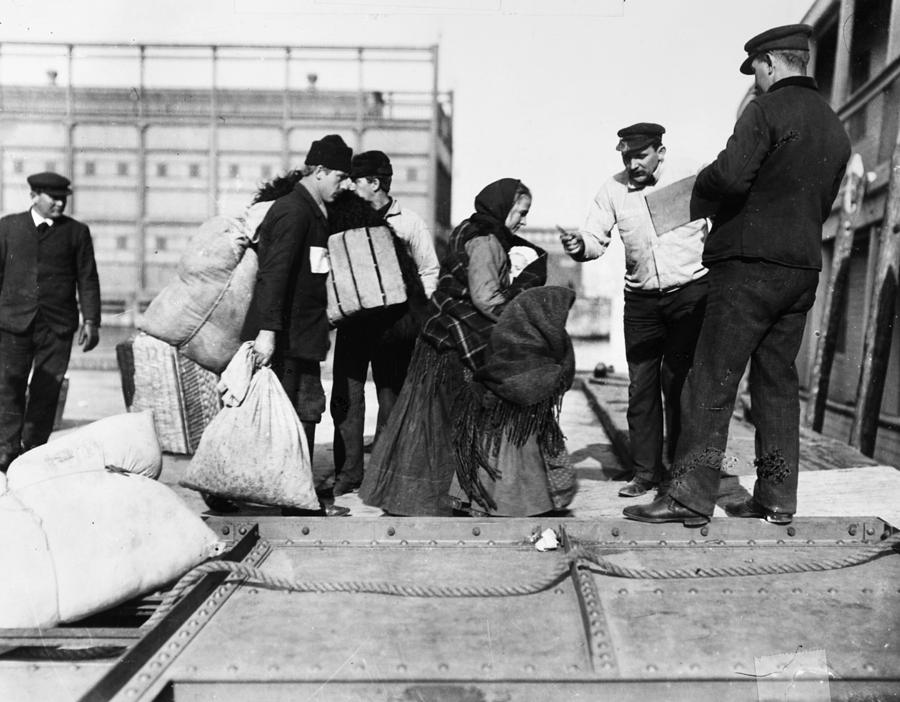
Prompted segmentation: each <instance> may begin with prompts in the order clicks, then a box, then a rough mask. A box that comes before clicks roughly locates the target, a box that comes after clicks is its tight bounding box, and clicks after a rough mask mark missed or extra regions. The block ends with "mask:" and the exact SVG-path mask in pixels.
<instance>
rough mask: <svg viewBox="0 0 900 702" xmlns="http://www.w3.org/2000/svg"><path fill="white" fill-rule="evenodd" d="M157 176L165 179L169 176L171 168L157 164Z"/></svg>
mask: <svg viewBox="0 0 900 702" xmlns="http://www.w3.org/2000/svg"><path fill="white" fill-rule="evenodd" d="M156 175H158V176H159V177H160V178H165V177H166V176H167V175H169V166H168V164H166V163H157V164H156Z"/></svg>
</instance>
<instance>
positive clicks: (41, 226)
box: [37, 222, 50, 234]
mask: <svg viewBox="0 0 900 702" xmlns="http://www.w3.org/2000/svg"><path fill="white" fill-rule="evenodd" d="M48 229H50V225H49V224H48V223H47V222H41V223H40V224H39V225H37V230H38V234H46V233H47V230H48Z"/></svg>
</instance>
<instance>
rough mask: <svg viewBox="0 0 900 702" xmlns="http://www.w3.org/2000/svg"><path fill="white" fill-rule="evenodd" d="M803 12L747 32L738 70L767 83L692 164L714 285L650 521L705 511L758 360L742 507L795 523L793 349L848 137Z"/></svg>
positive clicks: (687, 520)
mask: <svg viewBox="0 0 900 702" xmlns="http://www.w3.org/2000/svg"><path fill="white" fill-rule="evenodd" d="M811 32H812V28H811V27H809V26H808V25H788V26H784V27H776V28H774V29H770V30H768V31H766V32H763V33H762V34H759V35H757V36H755V37H753V38H752V39H750V41H748V42H747V43H746V44H745V46H744V50H745V51H746V52H747V58H746V60H745V61H744V62H743V64H742V65H741V73H744V74H747V75H753V76H755V79H756V87H757V91H758V93H759V95H758V97H756V99H754V100H753V101H752V102H750V103H749V104H748V105H747V107H746V108H745V109H744V111H743V112H742V113H741V115H740V117H739V118H738V121H737V123H736V124H735V127H734V133H733V134H732V136H731V137H730V138H729V140H728V143H727V144H726V146H725V149H724V150H723V151H722V152H721V153H720V154H719V156H718V158H716V160H715V162H714V163H712V164H710V165H709V166H707V167H706V168H705V169H703V170H702V171H701V172H700V174H699V175H698V176H697V181H696V184H695V186H694V192H693V196H692V208H693V209H696V210H698V211H699V210H703V211H704V213H711V214H712V215H713V222H714V223H713V227H712V229H711V231H710V233H709V237H708V238H707V241H706V245H705V247H704V252H703V263H704V264H705V265H706V266H707V268H708V269H709V274H708V276H707V277H708V280H709V296H708V298H707V303H706V312H705V315H704V319H703V326H702V329H701V332H700V338H699V339H698V341H697V348H696V352H695V354H694V365H693V367H692V369H691V371H690V373H689V375H688V380H687V385H686V388H685V393H684V395H683V412H682V415H683V422H684V423H683V426H682V434H681V437H680V439H679V442H678V445H677V447H676V452H675V466H674V471H673V472H674V478H673V482H672V485H671V487H670V488H669V490H668V491H667V493H666V494H664V495H661V496H659V497H658V498H657V499H656V500H654V501H653V502H651V503H650V504H647V505H640V506H633V507H628V508H626V509H625V510H624V513H625V516H626V517H629V518H631V519H636V520H638V521H644V522H683V523H684V524H686V525H688V526H695V525H700V524H703V523H705V522H707V521H708V520H709V517H710V515H712V512H713V509H714V507H715V504H716V498H717V496H718V488H719V480H720V476H721V469H722V459H723V456H724V451H725V447H726V442H727V439H728V426H729V422H730V418H731V413H732V410H733V408H734V402H735V396H736V393H737V389H738V384H739V382H740V380H741V376H742V374H743V371H744V368H745V367H746V365H747V362H748V361H749V362H750V377H749V385H750V396H751V403H752V407H753V421H754V424H755V425H756V461H755V464H756V476H757V479H756V484H755V486H754V490H753V495H752V496H749V497H748V498H747V499H745V500H744V501H742V502H739V503H737V504H732V505H727V506H726V507H725V510H726V512H727V513H728V514H729V515H730V516H734V517H750V518H762V519H766V520H768V521H770V522H773V523H776V524H787V523H790V521H791V519H792V518H793V515H794V512H795V510H796V505H797V472H798V462H799V444H800V440H799V421H800V401H799V395H798V390H799V381H798V377H797V368H796V366H795V363H794V361H795V359H796V356H797V352H798V351H799V349H800V344H801V341H802V338H803V329H804V326H805V324H806V314H807V312H808V311H809V309H810V308H811V307H812V305H813V301H814V300H815V295H816V286H817V284H818V280H819V271H820V270H821V268H822V253H821V242H822V224H823V222H824V221H825V219H826V218H827V217H828V214H829V213H830V211H831V206H832V203H833V201H834V198H835V196H836V195H837V192H838V188H839V186H840V182H841V177H842V175H843V171H844V167H845V165H846V163H847V159H848V158H849V156H850V143H849V140H848V138H847V134H846V133H845V131H844V128H843V126H842V125H841V122H840V120H839V119H838V117H837V115H835V113H834V111H833V110H832V109H831V107H829V105H828V103H827V102H826V100H825V99H824V98H823V97H822V96H821V95H820V94H819V92H818V90H817V88H816V83H815V81H814V80H813V79H812V78H811V77H808V76H807V75H806V65H807V63H808V61H809V44H808V40H809V36H810V34H811Z"/></svg>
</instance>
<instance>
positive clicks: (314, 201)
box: [243, 134, 353, 517]
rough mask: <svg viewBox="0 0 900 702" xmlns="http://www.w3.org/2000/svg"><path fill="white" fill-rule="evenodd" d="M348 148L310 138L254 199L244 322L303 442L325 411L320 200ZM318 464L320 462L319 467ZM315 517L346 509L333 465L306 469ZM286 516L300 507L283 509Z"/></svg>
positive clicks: (324, 259) (333, 186)
mask: <svg viewBox="0 0 900 702" xmlns="http://www.w3.org/2000/svg"><path fill="white" fill-rule="evenodd" d="M352 156H353V152H352V150H351V149H350V147H349V146H347V145H346V144H345V143H344V140H343V139H341V137H340V136H338V135H337V134H329V135H328V136H325V137H322V138H321V139H319V140H317V141H314V142H313V143H312V145H311V146H310V148H309V152H308V153H307V155H306V162H305V165H304V167H303V168H302V169H300V170H298V171H293V172H292V173H289V174H288V175H287V176H283V177H280V178H277V179H275V181H273V182H272V183H270V184H268V185H266V186H264V187H263V189H262V190H261V191H260V193H259V194H258V195H257V198H256V201H257V202H260V201H266V200H272V199H274V200H275V202H274V203H273V204H272V207H271V208H270V209H269V211H268V212H267V213H266V216H265V218H264V219H263V221H262V223H261V224H260V225H259V228H258V229H257V230H256V231H257V235H258V237H259V244H258V245H257V253H258V255H259V272H258V273H257V276H256V286H255V288H254V291H253V299H252V301H251V303H250V309H249V310H248V313H247V319H246V321H245V323H244V329H243V338H245V339H252V340H253V349H254V354H255V357H256V359H257V362H258V363H260V364H261V365H267V364H269V363H271V364H272V369H273V370H274V371H275V374H276V375H277V376H278V378H279V379H280V380H281V384H282V386H283V387H284V390H285V392H286V393H287V395H288V397H289V398H291V401H292V402H293V403H294V406H295V408H296V409H297V414H298V416H299V417H300V423H301V424H302V425H303V430H304V432H305V434H306V439H307V442H308V443H309V451H310V456H312V453H313V447H314V446H315V432H316V424H318V423H319V421H321V419H322V413H323V412H324V411H325V392H324V389H323V388H322V381H321V368H320V365H319V364H320V363H321V362H322V361H324V360H325V357H326V355H327V353H328V344H329V340H328V328H329V327H328V316H327V313H326V308H327V304H328V296H327V293H326V289H325V281H326V278H327V276H328V227H327V217H328V215H327V211H326V208H325V203H326V202H331V201H332V200H334V198H335V197H336V196H337V194H338V193H339V192H341V191H342V190H343V189H344V188H345V187H346V185H347V177H348V174H349V172H350V159H351V157H352ZM322 465H323V466H324V465H325V464H324V463H323V464H322ZM313 478H314V479H315V482H316V494H317V495H318V496H319V502H320V505H321V507H320V509H319V510H318V511H315V514H316V515H318V516H327V517H338V516H345V515H347V514H349V512H350V510H349V509H348V508H347V507H341V506H339V505H335V504H334V466H333V465H331V461H328V466H327V468H324V469H323V470H322V471H317V470H315V464H314V470H313ZM283 513H284V514H285V515H286V516H294V515H296V516H299V515H302V514H304V511H303V510H294V509H287V508H286V509H285V510H283Z"/></svg>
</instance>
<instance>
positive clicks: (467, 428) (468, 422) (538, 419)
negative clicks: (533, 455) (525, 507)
mask: <svg viewBox="0 0 900 702" xmlns="http://www.w3.org/2000/svg"><path fill="white" fill-rule="evenodd" d="M473 385H474V384H471V383H470V384H469V385H468V386H466V389H465V390H463V391H462V392H460V393H459V395H458V396H457V397H456V400H455V402H454V406H453V417H454V422H453V447H454V451H455V453H456V477H457V480H459V484H460V487H462V489H463V490H465V492H466V494H467V495H468V496H469V498H470V499H471V500H473V501H475V502H477V503H478V504H479V505H481V507H483V508H484V509H486V510H488V511H490V510H495V509H496V508H497V505H496V503H494V501H493V500H492V499H491V497H490V495H489V493H488V491H487V490H486V489H485V487H484V485H483V484H482V482H481V479H480V477H479V468H481V469H482V470H484V471H485V472H486V473H487V474H488V476H489V477H490V478H491V479H492V480H500V478H501V477H502V475H501V474H500V471H499V470H498V469H497V467H496V465H495V464H494V461H493V460H492V459H496V457H497V456H498V455H499V452H500V444H501V442H502V441H503V437H504V436H505V437H506V438H507V439H508V440H509V441H511V442H512V443H513V444H514V445H515V446H517V447H521V446H523V445H524V444H525V442H526V441H527V440H528V438H529V437H530V436H533V435H535V434H536V435H537V438H538V445H539V446H540V448H541V451H542V452H543V454H544V455H558V454H560V453H561V452H563V451H564V450H565V438H566V437H565V435H564V434H563V433H562V429H561V428H560V426H559V413H560V410H561V409H562V399H563V395H564V394H565V392H566V390H567V387H566V383H564V382H563V383H560V387H559V388H558V390H557V392H556V394H555V395H553V396H551V397H549V398H547V399H546V400H543V401H541V402H537V403H535V404H533V405H527V406H522V405H516V404H513V403H511V402H508V401H506V400H504V399H502V398H500V397H497V396H496V395H492V400H489V401H488V403H487V405H488V406H485V404H484V399H485V393H484V391H479V390H476V389H474V388H473ZM476 387H480V386H476Z"/></svg>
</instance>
